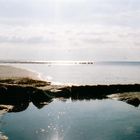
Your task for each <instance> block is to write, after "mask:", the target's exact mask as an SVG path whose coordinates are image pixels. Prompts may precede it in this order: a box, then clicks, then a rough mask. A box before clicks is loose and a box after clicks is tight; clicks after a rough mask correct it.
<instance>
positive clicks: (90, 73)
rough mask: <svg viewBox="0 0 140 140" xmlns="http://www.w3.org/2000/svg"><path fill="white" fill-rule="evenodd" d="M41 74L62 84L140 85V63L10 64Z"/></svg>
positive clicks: (44, 77)
mask: <svg viewBox="0 0 140 140" xmlns="http://www.w3.org/2000/svg"><path fill="white" fill-rule="evenodd" d="M10 65H14V66H17V67H22V68H25V69H30V70H32V71H35V72H38V73H40V76H41V78H43V79H45V80H48V81H51V82H54V83H57V84H58V83H60V84H67V83H70V84H78V85H95V84H130V83H132V84H134V83H140V73H139V70H140V62H95V63H93V64H87V63H86V64H73V63H56V64H30V63H29V64H10Z"/></svg>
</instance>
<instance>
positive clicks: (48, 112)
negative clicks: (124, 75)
mask: <svg viewBox="0 0 140 140" xmlns="http://www.w3.org/2000/svg"><path fill="white" fill-rule="evenodd" d="M0 125H1V126H0V128H1V131H2V132H3V133H4V134H5V135H6V136H8V137H9V140H140V108H139V107H138V108H135V107H133V106H131V105H128V104H126V103H124V102H121V101H114V100H110V99H104V100H81V101H80V100H76V101H72V100H71V99H67V100H60V99H55V100H53V101H52V102H51V103H49V104H48V105H46V106H44V107H42V108H40V109H38V108H37V107H35V106H34V105H33V104H32V103H31V104H30V105H29V107H28V108H27V109H26V110H24V111H22V112H17V113H7V114H5V115H4V116H1V123H0Z"/></svg>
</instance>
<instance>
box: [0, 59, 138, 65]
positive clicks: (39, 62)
mask: <svg viewBox="0 0 140 140" xmlns="http://www.w3.org/2000/svg"><path fill="white" fill-rule="evenodd" d="M0 64H48V65H77V64H90V65H91V64H101V65H120V64H123V65H140V61H69V60H55V61H34V60H33V61H32V60H29V61H28V60H0Z"/></svg>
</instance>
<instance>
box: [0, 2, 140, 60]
mask: <svg viewBox="0 0 140 140" xmlns="http://www.w3.org/2000/svg"><path fill="white" fill-rule="evenodd" d="M139 6H140V1H139V0H0V49H1V51H0V59H51V60H52V59H78V60H80V59H82V60H85V59H86V60H89V59H90V60H95V59H96V60H97V59H99V60H140V55H139V54H138V52H140V39H139V36H140V10H139ZM7 52H8V53H7ZM36 52H37V53H36ZM5 53H7V54H8V55H6V56H5ZM33 53H34V54H35V53H36V55H34V54H33Z"/></svg>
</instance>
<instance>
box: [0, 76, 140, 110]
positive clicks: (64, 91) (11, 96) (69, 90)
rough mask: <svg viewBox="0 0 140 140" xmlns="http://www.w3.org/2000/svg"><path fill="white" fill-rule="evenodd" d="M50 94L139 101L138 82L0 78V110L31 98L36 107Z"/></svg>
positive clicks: (14, 107)
mask: <svg viewBox="0 0 140 140" xmlns="http://www.w3.org/2000/svg"><path fill="white" fill-rule="evenodd" d="M53 98H71V99H72V100H83V99H87V100H88V99H104V98H111V99H117V100H121V101H125V102H127V103H129V104H132V105H134V106H139V104H140V84H130V85H94V86H66V85H52V84H51V83H50V82H46V81H41V80H34V79H30V78H11V79H0V110H6V111H8V112H18V111H22V110H25V109H26V108H27V107H28V105H29V103H30V102H32V103H33V104H34V105H35V106H37V107H38V108H41V107H43V106H44V105H46V104H48V103H49V102H51V101H52V99H53Z"/></svg>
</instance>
